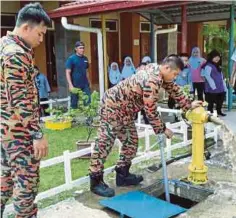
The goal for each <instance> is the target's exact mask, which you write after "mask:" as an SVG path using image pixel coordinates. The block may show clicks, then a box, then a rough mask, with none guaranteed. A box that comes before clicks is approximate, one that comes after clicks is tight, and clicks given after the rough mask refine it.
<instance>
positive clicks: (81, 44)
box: [75, 41, 84, 48]
mask: <svg viewBox="0 0 236 218" xmlns="http://www.w3.org/2000/svg"><path fill="white" fill-rule="evenodd" d="M79 46H84V43H83V42H81V41H77V42H76V43H75V47H76V48H77V47H79Z"/></svg>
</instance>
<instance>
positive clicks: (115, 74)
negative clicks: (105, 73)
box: [109, 62, 121, 87]
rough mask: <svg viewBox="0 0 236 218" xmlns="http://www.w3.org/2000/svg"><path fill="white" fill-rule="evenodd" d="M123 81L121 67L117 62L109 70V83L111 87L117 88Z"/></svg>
mask: <svg viewBox="0 0 236 218" xmlns="http://www.w3.org/2000/svg"><path fill="white" fill-rule="evenodd" d="M120 80H121V74H120V70H119V66H118V64H117V63H116V62H112V63H111V66H110V70H109V81H110V84H111V87H113V86H115V85H116V84H117V83H119V82H120Z"/></svg>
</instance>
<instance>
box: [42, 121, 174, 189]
mask: <svg viewBox="0 0 236 218" xmlns="http://www.w3.org/2000/svg"><path fill="white" fill-rule="evenodd" d="M44 132H45V135H46V136H47V138H48V141H49V155H48V156H47V158H45V159H44V160H46V159H50V158H53V157H57V156H61V155H63V152H64V151H65V150H69V151H70V152H73V151H76V150H77V147H76V144H75V143H76V141H78V140H85V139H86V137H87V132H86V128H85V127H82V126H78V127H74V128H71V129H66V130H62V131H53V130H48V129H45V130H44ZM96 134H97V133H96V131H94V132H93V134H92V136H91V139H93V138H94V137H95V136H96ZM155 142H156V136H151V138H150V144H151V145H152V144H154V143H155ZM173 142H176V139H174V140H173ZM139 147H141V149H142V148H143V147H144V138H142V139H140V140H139ZM157 148H158V145H157V146H155V147H154V148H153V149H157ZM117 159H118V147H117V146H116V147H114V148H113V150H112V152H111V153H110V155H109V157H108V159H107V161H106V163H105V167H109V166H112V165H114V164H115V163H116V161H117ZM88 167H89V160H88V159H73V160H72V161H71V168H72V179H73V180H75V179H78V178H80V177H83V176H85V175H87V174H88ZM64 183H65V177H64V167H63V163H61V164H57V165H54V166H51V167H46V168H42V169H41V170H40V187H39V192H42V191H46V190H48V189H51V188H53V187H56V186H59V185H62V184H64Z"/></svg>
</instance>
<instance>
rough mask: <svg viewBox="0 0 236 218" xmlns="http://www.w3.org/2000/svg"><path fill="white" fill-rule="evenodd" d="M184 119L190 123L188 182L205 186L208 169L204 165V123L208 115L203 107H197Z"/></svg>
mask: <svg viewBox="0 0 236 218" xmlns="http://www.w3.org/2000/svg"><path fill="white" fill-rule="evenodd" d="M186 118H187V119H188V120H189V121H191V122H192V162H191V164H190V165H189V167H188V169H189V171H190V173H189V175H188V181H190V182H192V183H194V184H205V183H206V182H207V180H208V179H207V170H208V167H207V166H205V164H204V123H206V122H207V121H208V120H209V115H208V114H207V112H206V111H205V109H204V108H203V107H198V108H195V109H193V110H191V111H188V112H187V113H186Z"/></svg>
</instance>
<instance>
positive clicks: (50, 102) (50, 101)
mask: <svg viewBox="0 0 236 218" xmlns="http://www.w3.org/2000/svg"><path fill="white" fill-rule="evenodd" d="M49 108H50V116H52V99H50V100H49Z"/></svg>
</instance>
